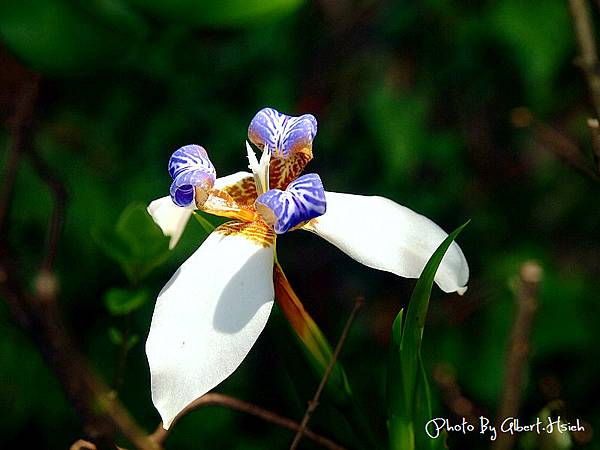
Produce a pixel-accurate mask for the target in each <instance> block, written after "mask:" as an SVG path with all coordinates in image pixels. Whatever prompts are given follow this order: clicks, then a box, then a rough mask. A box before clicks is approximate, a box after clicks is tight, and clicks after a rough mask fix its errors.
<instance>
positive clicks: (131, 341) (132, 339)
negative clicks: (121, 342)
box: [126, 334, 140, 351]
mask: <svg viewBox="0 0 600 450" xmlns="http://www.w3.org/2000/svg"><path fill="white" fill-rule="evenodd" d="M138 342H140V337H139V336H138V335H137V334H134V335H131V336H129V339H128V340H127V346H126V347H127V348H126V350H127V351H129V350H131V349H132V348H133V347H134V346H135V345H136V344H137V343H138Z"/></svg>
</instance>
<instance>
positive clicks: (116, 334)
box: [107, 327, 123, 346]
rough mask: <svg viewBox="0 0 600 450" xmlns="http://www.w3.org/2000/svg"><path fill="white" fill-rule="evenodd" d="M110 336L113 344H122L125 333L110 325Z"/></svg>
mask: <svg viewBox="0 0 600 450" xmlns="http://www.w3.org/2000/svg"><path fill="white" fill-rule="evenodd" d="M107 332H108V338H109V339H110V342H112V343H113V344H115V345H117V346H120V345H121V344H123V335H122V334H121V332H120V331H119V330H118V329H117V328H115V327H108V330H107Z"/></svg>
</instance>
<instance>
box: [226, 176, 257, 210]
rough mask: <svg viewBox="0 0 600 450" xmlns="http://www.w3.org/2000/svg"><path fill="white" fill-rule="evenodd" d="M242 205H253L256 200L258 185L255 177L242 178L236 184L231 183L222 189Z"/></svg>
mask: <svg viewBox="0 0 600 450" xmlns="http://www.w3.org/2000/svg"><path fill="white" fill-rule="evenodd" d="M222 190H223V191H224V192H226V193H227V194H229V195H230V196H231V198H233V200H235V201H236V202H237V203H238V204H240V205H246V206H253V205H254V200H256V185H255V184H254V177H252V176H249V177H246V178H242V179H241V180H240V181H238V182H237V183H235V184H230V185H229V186H225V187H224V188H223V189H222Z"/></svg>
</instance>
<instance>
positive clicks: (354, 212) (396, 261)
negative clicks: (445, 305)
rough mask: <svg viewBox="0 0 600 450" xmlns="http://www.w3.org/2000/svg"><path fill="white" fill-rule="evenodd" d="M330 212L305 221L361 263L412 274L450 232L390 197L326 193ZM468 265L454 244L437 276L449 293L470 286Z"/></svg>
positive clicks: (411, 275) (320, 234)
mask: <svg viewBox="0 0 600 450" xmlns="http://www.w3.org/2000/svg"><path fill="white" fill-rule="evenodd" d="M325 197H326V199H327V212H326V213H325V214H324V215H323V216H321V217H318V218H317V219H314V220H312V221H311V222H309V223H308V224H307V225H305V226H304V228H305V229H307V230H309V231H312V232H314V233H316V234H318V235H319V236H321V237H322V238H324V239H326V240H327V241H329V242H331V243H332V244H333V245H335V246H337V247H338V248H340V249H341V250H342V251H344V252H345V253H347V254H348V255H349V256H351V257H352V258H354V259H355V260H357V261H358V262H360V263H362V264H364V265H366V266H369V267H373V268H375V269H380V270H385V271H387V272H392V273H395V274H396V275H399V276H402V277H407V278H418V277H419V276H420V275H421V272H422V271H423V268H424V267H425V264H426V263H427V261H428V260H429V258H430V257H431V255H432V254H433V252H434V251H435V250H436V248H437V247H438V246H439V245H440V244H441V243H442V241H443V240H444V239H445V238H446V237H447V236H448V235H447V233H445V232H444V231H443V230H442V229H441V228H440V227H439V226H437V225H436V224H435V223H433V222H432V221H431V220H429V219H428V218H427V217H425V216H422V215H421V214H417V213H416V212H414V211H412V210H410V209H408V208H406V207H404V206H401V205H399V204H397V203H395V202H393V201H391V200H389V199H387V198H383V197H366V196H363V195H351V194H340V193H336V192H325ZM468 280H469V266H468V265H467V260H466V259H465V256H464V255H463V252H462V250H461V249H460V247H459V246H458V245H457V244H456V243H452V245H451V246H450V248H449V249H448V251H447V252H446V255H445V256H444V259H443V260H442V263H441V265H440V267H439V269H438V271H437V274H436V277H435V281H436V283H437V284H438V285H439V286H440V288H441V289H442V290H443V291H445V292H454V291H457V292H458V293H459V294H462V293H464V292H465V291H466V285H467V281H468Z"/></svg>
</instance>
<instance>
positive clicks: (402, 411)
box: [387, 222, 469, 450]
mask: <svg viewBox="0 0 600 450" xmlns="http://www.w3.org/2000/svg"><path fill="white" fill-rule="evenodd" d="M468 223H469V222H467V223H465V224H464V225H462V226H460V227H458V228H457V229H456V230H454V231H453V232H452V233H450V235H449V236H448V237H447V238H446V239H445V240H444V242H442V243H441V244H440V246H439V247H438V248H437V249H436V251H435V252H434V253H433V255H432V256H431V258H430V259H429V261H428V262H427V264H426V265H425V268H424V269H423V272H422V273H421V276H420V277H419V279H418V280H417V284H416V285H415V289H414V290H413V293H412V295H411V297H410V301H409V304H408V308H407V311H406V312H405V311H404V310H400V312H399V313H398V315H397V316H396V319H395V320H394V323H393V326H392V355H391V357H390V362H389V371H388V385H387V401H388V434H389V439H390V447H391V449H392V450H412V449H415V448H419V449H421V448H428V449H434V448H435V449H437V448H443V441H442V440H441V439H439V440H438V441H434V440H431V439H429V438H427V437H426V436H425V435H424V433H421V432H420V431H421V430H422V429H423V428H422V427H424V425H425V423H426V421H428V420H429V419H430V417H431V400H430V391H429V384H428V381H427V376H426V373H425V369H424V367H423V362H422V359H421V342H422V338H423V329H424V327H425V318H426V316H427V310H428V308H429V298H430V296H431V290H432V288H433V283H434V279H435V274H436V272H437V270H438V267H439V265H440V263H441V262H442V259H443V258H444V255H445V254H446V251H447V250H448V248H449V247H450V245H451V244H452V242H453V241H454V239H456V236H458V234H459V233H460V232H461V231H462V230H463V228H464V227H465V226H466V225H467V224H468ZM440 445H441V446H440Z"/></svg>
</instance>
